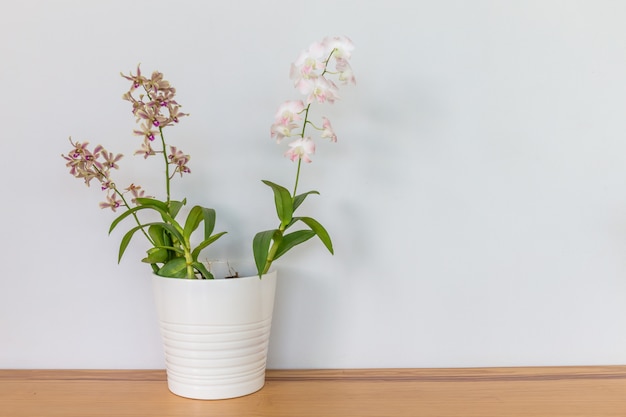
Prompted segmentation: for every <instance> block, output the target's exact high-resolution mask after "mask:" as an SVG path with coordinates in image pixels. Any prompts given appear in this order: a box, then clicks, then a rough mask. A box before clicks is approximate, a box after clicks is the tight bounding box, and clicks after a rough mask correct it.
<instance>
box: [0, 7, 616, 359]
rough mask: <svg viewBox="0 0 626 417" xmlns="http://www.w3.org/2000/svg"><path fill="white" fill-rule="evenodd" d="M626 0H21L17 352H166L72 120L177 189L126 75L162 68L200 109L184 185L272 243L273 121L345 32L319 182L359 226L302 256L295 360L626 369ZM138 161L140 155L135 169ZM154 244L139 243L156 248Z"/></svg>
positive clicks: (289, 320) (280, 305)
mask: <svg viewBox="0 0 626 417" xmlns="http://www.w3.org/2000/svg"><path fill="white" fill-rule="evenodd" d="M625 20H626V3H624V2H622V1H546V0H542V1H525V2H522V1H495V0H494V1H472V2H469V1H461V0H459V1H437V2H435V1H416V0H404V1H402V0H391V1H389V0H387V1H384V2H383V1H380V2H374V1H356V0H350V1H329V0H319V1H316V2H295V1H291V0H289V1H288V0H274V1H253V0H246V1H238V2H199V1H178V2H171V1H163V0H152V1H119V0H113V1H112V0H107V1H89V2H86V1H78V0H77V1H43V0H39V1H21V2H8V1H4V2H2V5H1V6H0V79H1V81H2V94H1V97H2V99H1V100H0V114H1V115H2V116H1V118H0V120H2V133H1V135H2V142H1V143H2V150H3V158H2V159H3V160H2V163H1V164H0V190H1V192H2V197H1V198H2V208H1V211H0V213H1V221H2V234H1V236H2V240H3V243H2V249H1V250H0V368H162V367H164V363H163V358H162V350H161V349H162V348H161V345H160V339H159V334H158V329H157V327H156V318H155V313H154V311H153V305H152V298H151V293H150V282H149V276H148V271H147V269H146V268H145V267H144V266H142V265H140V263H139V262H137V260H138V259H139V258H140V257H141V256H142V255H143V250H144V248H143V247H142V246H141V245H140V244H139V243H137V244H136V245H133V246H132V248H131V249H130V251H129V253H128V254H127V257H126V258H125V259H124V260H123V261H122V263H121V264H120V265H117V264H116V253H117V246H118V242H119V237H120V235H119V234H114V235H113V236H111V237H108V236H107V228H108V225H109V223H110V221H111V220H112V218H113V214H112V213H111V212H107V211H100V209H99V208H98V207H97V203H98V201H100V199H101V198H102V195H101V193H100V192H99V191H98V189H97V188H96V187H92V188H91V189H88V188H86V187H84V186H83V185H82V184H81V183H80V181H79V180H75V179H73V178H71V177H70V176H69V175H68V174H67V170H66V168H65V166H64V161H63V160H62V159H61V157H60V154H61V153H64V152H67V150H68V149H69V146H68V142H67V137H68V136H70V135H72V137H73V138H75V139H77V140H89V141H91V143H92V144H97V143H102V144H105V145H107V147H109V148H111V150H117V151H119V152H124V153H125V154H127V156H126V158H125V159H124V160H123V161H122V162H123V163H125V165H124V166H123V172H124V174H123V176H122V177H121V179H120V180H119V182H120V183H126V182H130V181H136V182H140V183H142V184H147V185H148V186H151V187H154V188H155V190H154V193H157V192H159V191H158V189H156V186H157V184H159V182H158V181H157V180H155V179H151V178H148V179H145V177H144V180H143V181H142V180H139V179H137V177H139V176H141V175H142V174H143V175H145V174H147V173H152V172H153V171H150V170H149V169H148V168H147V167H145V165H144V164H143V162H142V161H141V160H140V157H135V158H133V157H132V156H131V154H132V152H133V151H134V149H136V148H137V146H138V139H137V138H135V137H133V136H132V133H131V132H132V129H133V128H134V123H133V119H132V117H131V115H130V111H129V107H128V105H127V103H126V102H123V101H122V100H121V99H120V97H121V94H122V93H123V92H124V90H125V89H126V88H127V82H126V81H125V80H123V79H121V78H120V77H119V75H118V73H119V72H120V71H124V72H127V71H130V70H134V68H135V66H136V64H137V63H138V62H141V64H142V68H143V69H144V71H148V72H149V71H151V70H154V69H158V70H160V71H162V72H164V73H165V75H166V77H167V78H168V79H169V80H170V81H172V83H173V84H174V85H175V86H176V87H177V89H178V98H179V101H180V102H181V104H183V106H184V110H186V111H188V112H190V113H191V117H189V118H188V119H186V120H184V121H183V122H181V124H180V126H178V127H176V128H175V129H173V130H171V133H170V135H171V136H174V135H175V139H174V138H173V140H176V141H178V143H179V146H180V147H181V148H183V149H184V150H185V151H186V152H187V153H190V154H191V155H192V160H191V162H192V164H191V168H192V170H193V174H192V175H191V176H189V177H187V178H186V179H184V180H183V181H182V182H181V181H177V182H176V187H178V188H177V189H176V190H177V191H176V192H177V193H178V196H179V197H182V196H187V197H188V198H189V199H190V200H191V201H192V202H194V203H200V204H204V205H208V206H212V207H215V208H216V209H217V210H218V216H219V226H218V227H220V230H222V229H226V230H229V232H230V233H229V235H228V236H227V237H226V238H224V240H223V241H222V242H220V243H219V244H218V245H217V246H215V248H214V250H213V252H211V256H214V257H222V256H231V257H235V258H237V257H243V256H248V254H249V245H250V239H251V237H252V235H253V234H254V233H255V232H256V231H258V230H260V229H263V228H269V227H272V226H273V225H274V218H273V215H274V214H273V207H272V198H271V195H270V194H269V189H267V188H266V187H265V186H264V185H262V184H261V183H260V180H261V179H269V180H273V181H277V182H280V183H284V184H290V183H291V181H292V177H293V173H294V168H295V166H294V165H293V164H292V163H291V162H290V161H288V160H287V159H284V158H283V157H282V156H281V152H282V151H283V150H284V149H283V148H280V147H277V146H276V145H275V144H274V143H273V141H272V140H271V139H270V138H269V136H268V132H269V125H270V124H271V123H272V118H273V114H274V111H275V109H276V107H277V106H278V104H280V103H281V102H282V101H284V100H287V99H294V98H297V97H298V95H297V93H296V91H295V90H293V89H292V88H291V84H290V81H289V79H288V70H289V65H290V63H291V62H292V61H293V60H294V59H295V58H296V56H297V55H298V53H299V52H300V50H301V49H304V48H305V47H307V46H308V45H309V43H311V42H312V41H315V40H319V39H321V38H322V37H324V36H326V35H335V34H345V35H348V36H350V37H351V38H352V40H353V41H354V42H355V44H356V50H355V53H354V58H353V60H352V65H353V68H354V70H355V74H356V76H357V81H358V84H357V86H356V87H351V88H347V89H344V90H343V91H342V94H343V99H342V100H341V101H339V102H338V103H337V104H336V105H334V106H326V107H324V108H323V109H320V111H322V110H323V112H324V114H326V115H328V117H329V118H330V119H331V121H332V122H333V125H334V127H335V129H336V131H337V133H338V135H339V142H338V143H337V144H336V145H329V144H326V145H324V146H321V145H320V146H319V148H318V153H317V155H316V157H315V161H314V163H312V164H310V165H307V166H306V167H305V171H304V173H303V176H304V177H303V179H302V188H301V189H302V190H304V189H308V188H316V189H318V190H319V191H320V192H321V193H322V195H321V196H320V197H317V198H312V199H311V200H310V201H307V206H306V208H307V210H309V214H311V215H313V216H315V217H316V218H318V219H319V220H320V221H321V222H322V223H323V224H325V226H326V227H327V228H328V229H329V230H330V232H331V235H332V236H333V238H334V243H335V248H336V255H335V256H334V257H331V256H329V255H328V254H327V253H325V251H324V249H323V247H322V246H321V245H320V244H317V242H311V243H310V244H308V246H306V247H303V248H301V249H299V250H296V251H295V252H294V253H293V254H292V256H291V257H289V258H286V259H285V260H284V261H283V262H281V263H279V264H278V266H279V268H280V269H279V273H280V283H279V288H278V294H277V295H278V300H277V304H276V309H275V321H274V327H273V335H272V339H271V346H270V349H271V353H270V360H269V366H270V367H271V368H335V367H340V368H352V367H457V366H462V367H466V366H518V365H520V366H521V365H583V364H589V365H591V364H622V363H626V303H625V302H624V301H625V294H626V164H625V163H624V161H626V26H625V25H624V23H623V22H624V21H625ZM124 169H125V171H124ZM138 242H139V241H138Z"/></svg>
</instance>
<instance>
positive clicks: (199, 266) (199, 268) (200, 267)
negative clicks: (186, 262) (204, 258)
mask: <svg viewBox="0 0 626 417" xmlns="http://www.w3.org/2000/svg"><path fill="white" fill-rule="evenodd" d="M191 266H193V267H194V268H195V269H196V271H198V272H200V274H201V275H202V276H203V277H204V278H205V279H214V278H215V277H214V276H213V274H212V273H211V272H210V271H209V270H208V269H207V268H206V266H204V264H203V263H201V262H192V263H191Z"/></svg>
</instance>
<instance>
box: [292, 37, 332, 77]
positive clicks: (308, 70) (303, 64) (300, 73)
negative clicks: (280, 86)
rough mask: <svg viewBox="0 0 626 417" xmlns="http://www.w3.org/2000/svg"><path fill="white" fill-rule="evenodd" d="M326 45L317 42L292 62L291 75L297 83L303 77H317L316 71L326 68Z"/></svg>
mask: <svg viewBox="0 0 626 417" xmlns="http://www.w3.org/2000/svg"><path fill="white" fill-rule="evenodd" d="M326 49H327V48H326V46H325V45H324V44H322V43H319V42H315V43H313V44H311V46H309V49H307V50H306V51H302V52H301V53H300V55H298V58H297V59H296V60H295V61H294V63H293V64H291V71H290V73H289V76H290V78H291V79H292V80H294V83H295V84H296V85H297V84H298V83H299V82H300V80H302V79H310V78H316V77H317V76H318V74H317V73H316V71H318V70H322V71H323V70H324V68H326V63H325V62H324V60H325V59H326V58H327V56H328V53H326Z"/></svg>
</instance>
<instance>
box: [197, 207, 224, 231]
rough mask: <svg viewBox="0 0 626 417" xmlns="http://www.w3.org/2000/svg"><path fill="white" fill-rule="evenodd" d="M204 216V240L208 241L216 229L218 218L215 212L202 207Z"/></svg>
mask: <svg viewBox="0 0 626 417" xmlns="http://www.w3.org/2000/svg"><path fill="white" fill-rule="evenodd" d="M202 216H203V217H204V239H208V238H210V237H211V234H212V233H213V230H214V229H215V219H216V217H217V216H216V214H215V210H213V209H212V208H206V207H202ZM220 236H221V235H220Z"/></svg>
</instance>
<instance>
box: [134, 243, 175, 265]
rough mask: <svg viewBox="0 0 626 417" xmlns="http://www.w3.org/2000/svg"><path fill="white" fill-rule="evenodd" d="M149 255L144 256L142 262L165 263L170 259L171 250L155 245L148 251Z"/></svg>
mask: <svg viewBox="0 0 626 417" xmlns="http://www.w3.org/2000/svg"><path fill="white" fill-rule="evenodd" d="M146 252H147V253H148V256H147V257H145V258H143V259H142V260H141V262H145V263H148V264H156V263H165V262H167V261H168V259H169V257H170V256H169V252H168V250H167V249H165V248H163V247H154V248H150V249H148V250H147V251H146Z"/></svg>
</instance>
